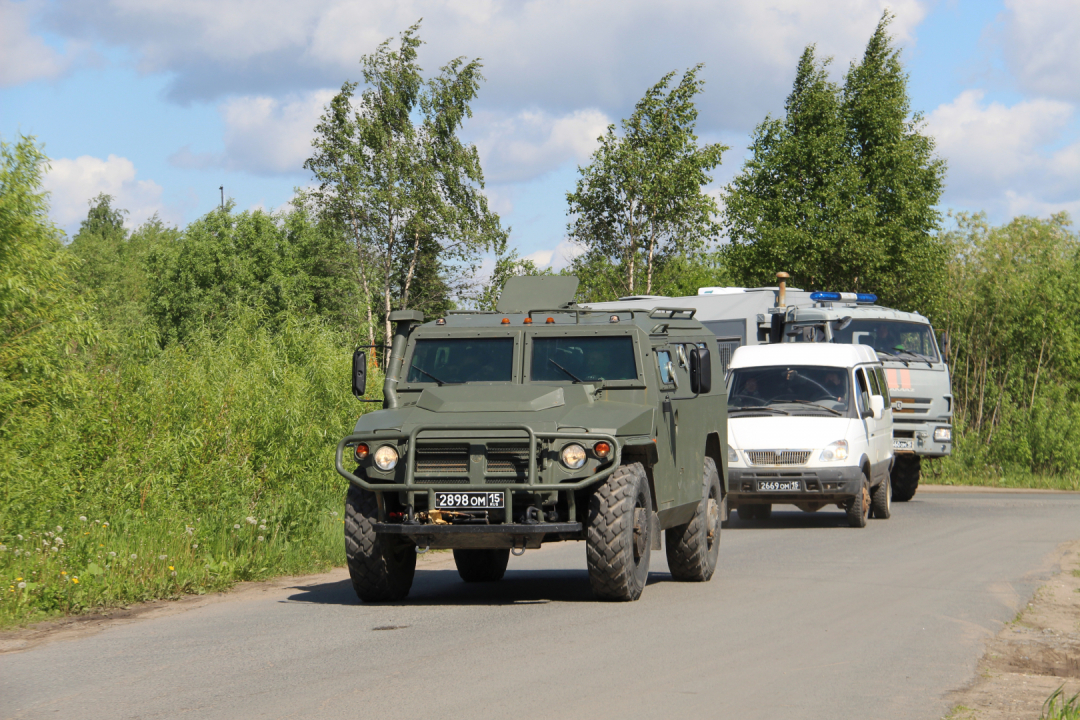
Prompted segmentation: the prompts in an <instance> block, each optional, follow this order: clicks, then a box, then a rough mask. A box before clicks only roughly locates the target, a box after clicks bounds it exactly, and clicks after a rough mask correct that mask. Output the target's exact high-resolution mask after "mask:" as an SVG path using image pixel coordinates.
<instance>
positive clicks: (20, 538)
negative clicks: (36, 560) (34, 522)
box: [15, 535, 23, 540]
mask: <svg viewBox="0 0 1080 720" xmlns="http://www.w3.org/2000/svg"><path fill="white" fill-rule="evenodd" d="M15 537H16V538H18V539H19V540H22V539H23V537H22V535H16V536H15Z"/></svg>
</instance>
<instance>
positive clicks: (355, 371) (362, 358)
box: [352, 350, 367, 397]
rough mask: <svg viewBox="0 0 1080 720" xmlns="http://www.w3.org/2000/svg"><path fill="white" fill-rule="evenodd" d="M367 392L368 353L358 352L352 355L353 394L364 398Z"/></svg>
mask: <svg viewBox="0 0 1080 720" xmlns="http://www.w3.org/2000/svg"><path fill="white" fill-rule="evenodd" d="M365 392H367V353H366V352H364V351H363V350H356V351H354V352H353V354H352V394H353V395H355V396H356V397H364V393H365Z"/></svg>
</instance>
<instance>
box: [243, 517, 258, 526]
mask: <svg viewBox="0 0 1080 720" xmlns="http://www.w3.org/2000/svg"><path fill="white" fill-rule="evenodd" d="M244 519H245V520H247V524H248V525H258V524H259V521H258V520H256V519H255V518H253V517H248V518H244Z"/></svg>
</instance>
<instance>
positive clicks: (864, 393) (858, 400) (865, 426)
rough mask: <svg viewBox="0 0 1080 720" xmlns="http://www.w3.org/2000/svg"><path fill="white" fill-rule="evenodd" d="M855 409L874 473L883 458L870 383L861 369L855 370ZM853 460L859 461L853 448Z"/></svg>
mask: <svg viewBox="0 0 1080 720" xmlns="http://www.w3.org/2000/svg"><path fill="white" fill-rule="evenodd" d="M855 407H856V410H857V411H858V413H859V417H860V418H861V421H860V422H861V424H862V432H863V437H862V440H863V442H864V443H865V448H866V455H867V457H868V458H870V466H871V472H873V470H874V469H876V468H877V467H878V465H879V463H880V462H881V458H879V457H878V446H877V445H876V444H875V435H876V434H877V421H876V420H874V415H873V411H872V410H871V407H870V383H869V381H868V380H867V379H866V373H865V372H864V371H863V368H861V367H857V368H855ZM852 458H853V459H855V460H858V455H857V454H856V453H855V448H852ZM871 480H873V478H871Z"/></svg>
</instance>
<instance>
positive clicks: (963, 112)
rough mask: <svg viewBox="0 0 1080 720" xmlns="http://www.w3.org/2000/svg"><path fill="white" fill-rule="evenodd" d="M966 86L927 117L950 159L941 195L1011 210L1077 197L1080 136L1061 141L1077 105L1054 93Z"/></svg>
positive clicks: (1043, 208) (1059, 204) (1062, 204)
mask: <svg viewBox="0 0 1080 720" xmlns="http://www.w3.org/2000/svg"><path fill="white" fill-rule="evenodd" d="M984 97H985V93H984V92H983V91H981V90H966V91H964V92H963V93H961V94H960V95H959V96H958V97H957V98H956V99H955V100H954V101H953V102H951V103H948V104H946V105H942V106H940V107H938V108H937V109H935V110H934V111H933V112H932V113H930V115H929V116H928V117H927V131H928V132H929V133H930V134H931V135H933V136H934V137H935V138H936V140H937V150H938V153H939V154H940V155H941V156H942V157H944V158H945V159H946V160H947V161H948V166H949V172H948V177H947V192H946V197H945V200H946V203H948V204H959V205H961V206H964V207H967V208H974V209H985V210H988V211H991V212H999V213H1004V214H1008V215H1013V214H1016V213H1019V212H1024V213H1033V212H1034V213H1042V214H1045V213H1046V212H1048V211H1054V208H1059V209H1065V208H1066V207H1067V206H1069V205H1070V203H1075V202H1076V201H1077V200H1078V199H1080V143H1074V144H1069V145H1065V146H1063V147H1060V146H1059V145H1060V141H1061V138H1062V137H1063V134H1064V133H1065V132H1066V131H1067V129H1068V127H1069V125H1070V123H1071V121H1072V120H1073V117H1074V115H1075V109H1074V108H1073V106H1072V105H1070V104H1068V103H1064V102H1061V101H1058V100H1046V99H1036V100H1025V101H1022V102H1018V103H1016V104H1014V105H1005V104H1003V103H999V102H985V101H984Z"/></svg>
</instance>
